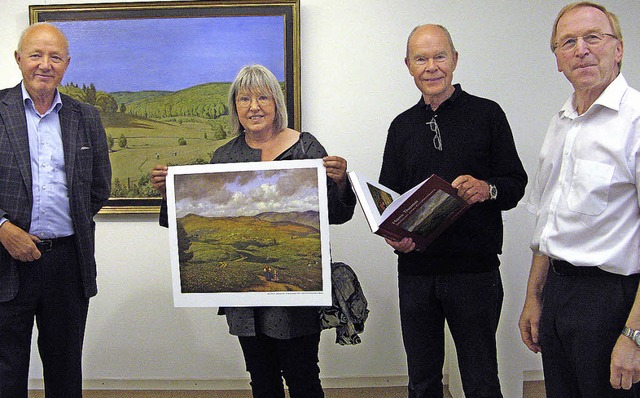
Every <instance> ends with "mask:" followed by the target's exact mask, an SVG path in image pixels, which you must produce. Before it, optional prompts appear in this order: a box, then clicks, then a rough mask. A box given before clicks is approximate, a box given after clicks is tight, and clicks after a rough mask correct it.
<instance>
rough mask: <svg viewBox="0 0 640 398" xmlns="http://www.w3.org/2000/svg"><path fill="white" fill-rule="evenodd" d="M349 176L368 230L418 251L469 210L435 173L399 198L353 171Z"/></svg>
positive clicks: (391, 191)
mask: <svg viewBox="0 0 640 398" xmlns="http://www.w3.org/2000/svg"><path fill="white" fill-rule="evenodd" d="M348 175H349V180H350V181H351V185H352V186H353V190H354V192H355V194H356V196H357V198H358V202H359V203H360V207H361V208H362V211H363V212H364V215H365V218H366V219H367V223H368V224H369V227H370V228H371V231H372V232H374V233H375V234H378V235H380V236H382V237H385V238H389V239H392V240H401V239H402V238H405V237H409V238H412V239H413V241H414V242H415V243H416V249H418V250H424V249H425V248H426V247H427V246H428V245H429V244H430V243H431V242H432V241H433V240H434V239H435V238H437V237H438V236H439V235H440V234H441V233H442V232H443V231H444V230H445V229H446V228H447V227H448V226H449V225H451V223H453V222H454V221H455V220H456V219H457V218H458V217H460V216H461V215H462V214H463V213H464V212H465V211H466V210H467V208H468V207H469V205H468V204H467V203H466V202H465V201H464V200H462V199H461V198H460V197H458V193H457V191H456V189H455V188H453V187H452V186H451V184H449V183H448V182H446V181H445V180H443V179H442V178H440V177H438V176H437V175H435V174H433V175H431V176H430V177H429V178H427V179H426V180H424V181H422V182H421V183H420V184H418V185H416V186H415V187H413V188H411V189H410V190H409V191H407V192H405V193H404V194H402V195H400V194H398V193H397V192H394V191H393V190H391V189H389V188H387V187H385V186H384V185H382V184H379V183H377V182H374V181H372V180H370V179H369V178H367V177H365V176H364V175H362V174H360V173H357V172H355V171H350V172H349V173H348Z"/></svg>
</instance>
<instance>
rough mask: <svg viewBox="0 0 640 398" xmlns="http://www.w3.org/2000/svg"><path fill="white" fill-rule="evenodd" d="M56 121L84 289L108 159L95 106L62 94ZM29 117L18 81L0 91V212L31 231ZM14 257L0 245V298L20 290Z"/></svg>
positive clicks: (92, 268) (106, 190)
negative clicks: (16, 83)
mask: <svg viewBox="0 0 640 398" xmlns="http://www.w3.org/2000/svg"><path fill="white" fill-rule="evenodd" d="M61 97H62V108H60V113H59V116H60V124H61V127H62V144H63V147H64V160H65V165H66V173H67V184H68V188H69V204H70V207H71V218H72V220H73V227H74V230H75V240H76V247H77V253H78V262H79V265H80V272H81V275H82V282H83V286H84V292H85V295H86V296H87V297H91V296H94V295H95V294H96V293H97V291H98V289H97V286H96V262H95V257H94V252H95V234H94V230H95V223H94V221H93V216H94V215H95V214H96V213H97V212H98V210H100V208H101V207H102V206H103V205H104V204H105V203H106V202H107V200H108V199H109V195H110V193H111V164H110V161H109V149H108V146H107V139H106V134H105V131H104V128H103V127H102V123H101V121H100V114H99V113H98V111H97V109H96V108H94V107H92V106H90V105H88V104H85V103H81V102H78V101H76V100H74V99H73V98H71V97H68V96H66V95H62V96H61ZM31 182H32V179H31V160H30V155H29V139H28V134H27V119H26V116H25V113H24V101H23V99H22V90H21V88H20V85H17V86H16V87H13V88H10V89H5V90H0V216H3V217H6V218H8V219H9V220H10V221H11V222H12V223H13V224H15V225H17V226H18V227H20V228H22V229H24V230H25V231H29V225H30V223H31V207H32V203H33V197H32V196H33V195H32V190H31V185H32V184H31ZM18 288H19V286H18V271H17V264H16V260H14V259H13V258H11V256H10V255H9V253H8V252H7V250H6V249H4V247H2V246H0V302H4V301H9V300H11V299H12V298H13V297H15V295H16V293H17V292H18Z"/></svg>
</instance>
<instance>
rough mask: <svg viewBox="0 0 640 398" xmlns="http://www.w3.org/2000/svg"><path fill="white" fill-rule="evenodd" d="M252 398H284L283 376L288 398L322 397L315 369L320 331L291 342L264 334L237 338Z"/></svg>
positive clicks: (318, 375) (318, 373)
mask: <svg viewBox="0 0 640 398" xmlns="http://www.w3.org/2000/svg"><path fill="white" fill-rule="evenodd" d="M239 340H240V345H241V346H242V352H243V353H244V360H245V364H246V366H247V371H248V372H249V374H250V375H251V391H252V392H253V397H254V398H284V397H285V395H284V386H283V384H282V377H284V379H285V381H286V382H287V386H288V387H289V396H290V397H291V398H322V397H324V392H323V391H322V386H321V384H320V368H319V367H318V344H319V343H320V332H318V333H317V334H312V335H309V336H302V337H297V338H293V339H284V340H281V339H274V338H271V337H267V336H265V335H258V336H255V337H239Z"/></svg>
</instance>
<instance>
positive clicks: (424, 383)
mask: <svg viewBox="0 0 640 398" xmlns="http://www.w3.org/2000/svg"><path fill="white" fill-rule="evenodd" d="M398 286H399V292H400V319H401V324H402V339H403V341H404V348H405V351H406V354H407V365H408V369H409V386H408V388H409V398H427V397H437V398H441V397H442V396H443V392H442V389H443V385H442V367H443V365H444V321H445V320H446V321H447V324H448V325H449V330H450V331H451V335H452V337H453V340H454V342H455V345H456V352H457V355H458V365H459V367H460V376H461V379H462V387H463V389H464V393H465V395H466V397H467V398H475V397H502V393H501V392H500V382H499V380H498V361H497V356H496V338H495V335H496V330H497V328H498V321H499V319H500V311H501V308H502V299H503V295H504V293H503V289H502V279H501V278H500V271H499V270H497V269H496V270H494V271H490V272H484V273H478V274H450V275H404V274H400V275H399V278H398Z"/></svg>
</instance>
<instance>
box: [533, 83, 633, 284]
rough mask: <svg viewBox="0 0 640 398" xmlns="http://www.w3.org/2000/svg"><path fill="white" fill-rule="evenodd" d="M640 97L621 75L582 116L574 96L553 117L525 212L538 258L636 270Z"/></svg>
mask: <svg viewBox="0 0 640 398" xmlns="http://www.w3.org/2000/svg"><path fill="white" fill-rule="evenodd" d="M639 147H640V92H638V91H636V90H634V89H633V88H631V87H629V85H628V84H627V81H626V80H625V79H624V77H623V76H622V74H620V75H619V76H618V77H617V78H616V79H615V80H614V81H613V82H612V83H611V84H610V85H609V86H608V87H607V88H606V89H605V91H604V92H603V93H602V94H601V95H600V97H599V98H598V99H597V100H596V101H595V103H594V104H593V105H591V107H590V108H589V109H588V110H587V111H586V112H585V113H584V114H582V115H578V113H577V110H576V107H575V105H574V97H573V96H572V97H571V98H569V99H568V100H567V102H566V103H565V104H564V106H563V107H562V109H561V110H560V111H559V112H558V114H557V115H554V117H553V118H552V120H551V124H550V126H549V130H548V131H547V135H546V138H545V140H544V143H543V145H542V149H541V151H540V155H539V164H538V170H537V174H536V178H535V179H534V181H533V189H532V191H531V194H530V196H529V201H528V210H529V211H530V212H531V213H533V214H535V216H536V225H535V230H534V234H533V239H532V241H531V248H532V250H533V251H534V252H535V253H540V254H544V255H547V256H549V257H552V258H556V259H560V260H565V261H568V262H570V263H572V264H574V265H576V266H598V267H600V268H602V269H603V270H605V271H608V272H612V273H616V274H621V275H630V274H635V273H640V207H639V203H640V200H639V198H640V189H639V181H640V164H639V160H640V159H639V157H640V148H639Z"/></svg>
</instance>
